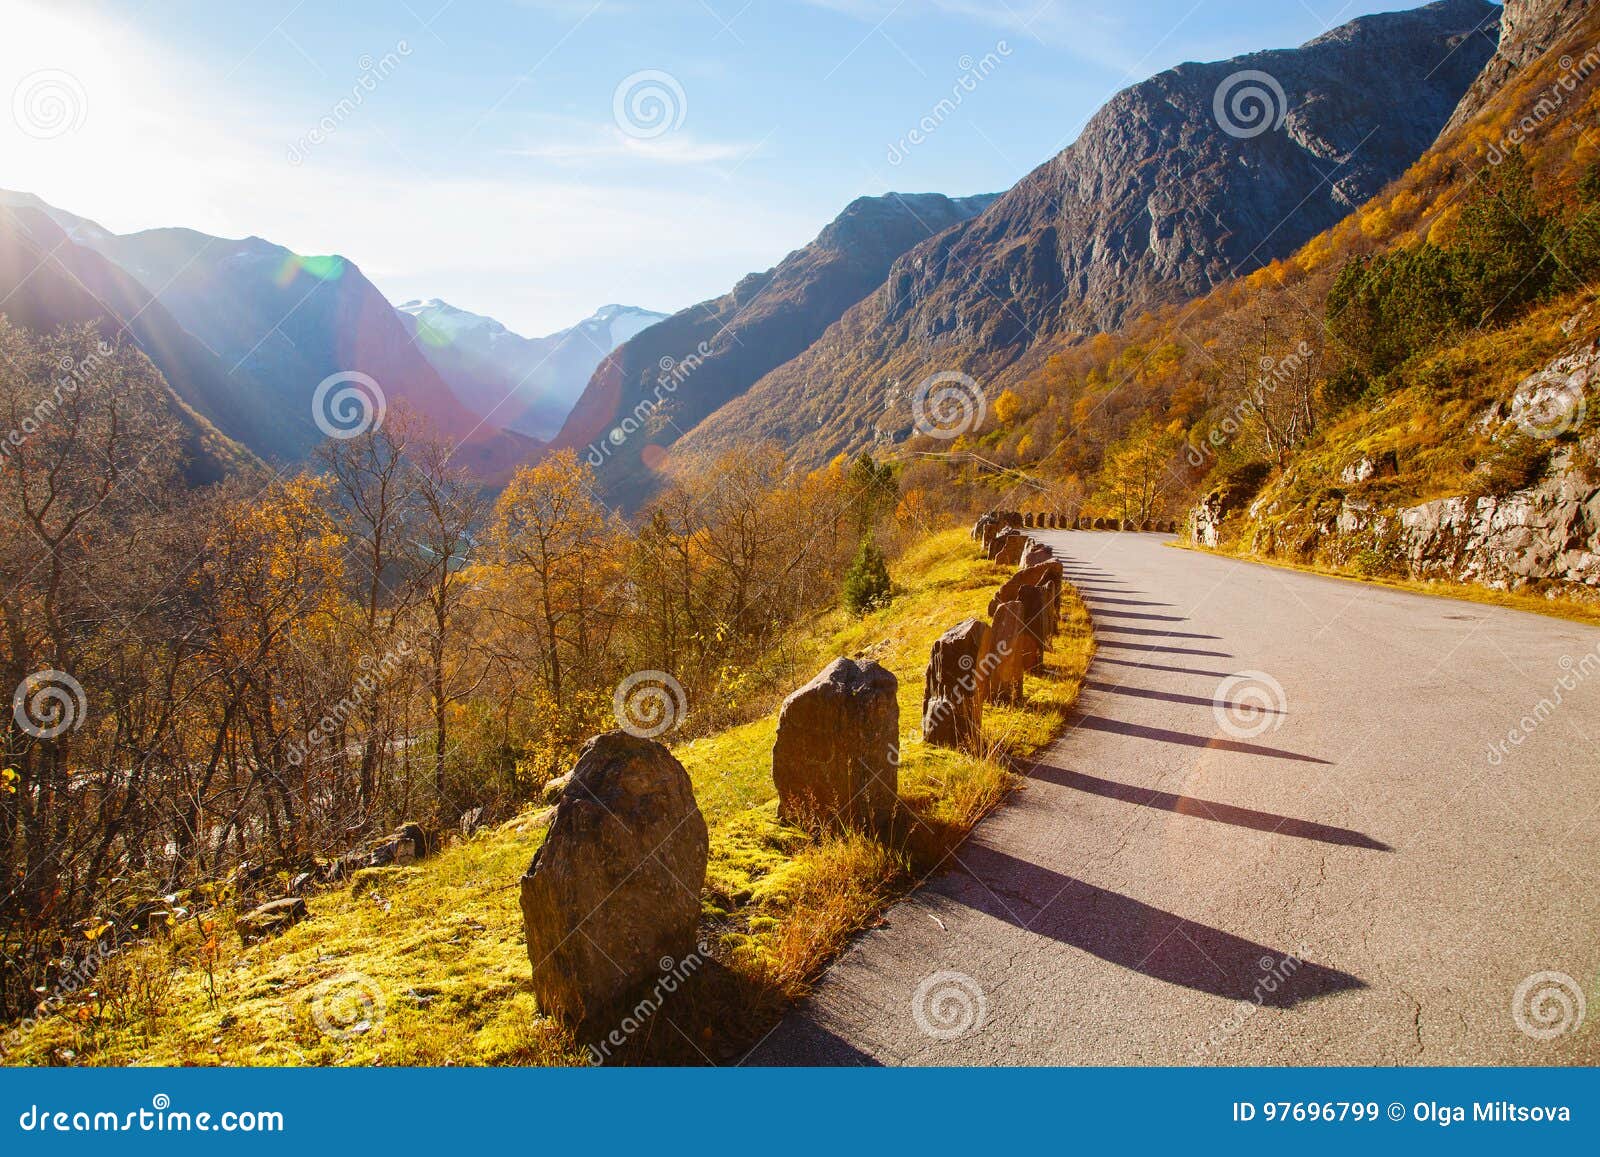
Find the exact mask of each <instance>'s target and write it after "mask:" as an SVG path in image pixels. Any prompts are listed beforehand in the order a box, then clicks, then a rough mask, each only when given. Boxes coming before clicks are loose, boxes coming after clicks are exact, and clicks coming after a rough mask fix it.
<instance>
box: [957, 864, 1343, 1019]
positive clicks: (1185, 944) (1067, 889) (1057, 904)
mask: <svg viewBox="0 0 1600 1157" xmlns="http://www.w3.org/2000/svg"><path fill="white" fill-rule="evenodd" d="M961 861H962V866H963V867H964V868H965V869H966V871H965V873H963V874H965V875H968V876H970V877H971V879H969V880H966V881H954V880H953V881H952V883H953V884H955V885H956V886H955V887H954V888H951V889H947V892H956V893H959V894H958V895H955V896H954V897H953V898H954V899H957V900H959V901H961V902H962V903H965V904H968V905H969V906H971V907H973V908H976V909H977V910H978V911H981V912H983V913H985V914H986V915H989V916H993V917H994V918H995V919H997V920H1004V921H1006V922H1007V923H1009V924H1013V925H1015V926H1017V927H1019V928H1023V929H1026V930H1027V931H1029V932H1033V933H1036V934H1038V935H1040V936H1048V937H1050V938H1051V939H1052V940H1056V941H1058V942H1060V943H1062V944H1067V945H1070V946H1072V947H1074V948H1078V949H1081V950H1082V951H1084V952H1088V953H1091V954H1092V955H1094V956H1098V957H1099V958H1100V959H1102V960H1106V961H1109V962H1110V963H1112V964H1117V965H1120V966H1122V967H1124V968H1130V969H1132V970H1134V971H1135V972H1139V973H1142V974H1143V975H1145V976H1150V977H1154V978H1155V979H1157V980H1164V981H1167V982H1168V983H1169V984H1181V985H1183V986H1184V987H1185V988H1193V989H1196V990H1198V991H1200V992H1207V993H1210V994H1212V995H1213V996H1221V997H1225V998H1227V999H1229V1000H1251V1001H1257V1000H1258V1001H1260V1003H1262V1004H1264V1005H1267V1006H1268V1007H1270V1008H1293V1007H1294V1006H1295V1005H1298V1004H1301V1003H1303V1002H1305V1001H1308V1000H1313V999H1315V998H1317V997H1319V996H1327V995H1329V994H1332V993H1336V992H1344V991H1347V990H1350V989H1357V988H1365V987H1366V982H1365V981H1363V980H1362V979H1360V978H1359V977H1356V976H1352V975H1350V974H1349V973H1348V972H1341V971H1340V970H1338V969H1336V968H1328V967H1326V966H1324V965H1321V964H1315V963H1313V962H1311V961H1309V960H1305V959H1304V958H1303V957H1302V956H1301V952H1302V950H1301V949H1300V948H1299V947H1295V948H1279V947H1274V946H1272V945H1269V944H1258V943H1256V942H1255V941H1253V940H1246V939H1245V938H1244V937H1242V936H1235V935H1233V934H1232V933H1231V932H1224V931H1222V930H1221V929H1219V928H1212V927H1210V926H1209V925H1205V924H1200V923H1197V922H1195V921H1193V920H1189V919H1186V918H1184V917H1182V916H1178V915H1176V914H1174V913H1172V912H1167V911H1164V910H1163V909H1161V908H1156V907H1154V906H1152V905H1150V904H1146V903H1144V902H1143V901H1140V900H1135V899H1133V898H1132V897H1130V896H1124V895H1122V894H1121V893H1120V892H1113V891H1111V890H1109V889H1107V888H1100V887H1097V886H1095V885H1094V884H1089V883H1086V882H1084V881H1083V880H1078V879H1074V878H1073V877H1071V876H1064V875H1062V874H1061V873H1059V872H1052V871H1051V870H1050V869H1049V868H1043V867H1040V866H1039V865H1038V864H1031V863H1028V862H1027V861H1026V860H1020V859H1017V858H1016V857H1015V856H1010V855H1007V854H1006V853H1004V852H1001V851H996V850H995V849H993V848H988V847H984V846H982V845H976V846H970V847H968V848H967V849H965V850H964V851H963V852H962V854H961ZM1032 896H1044V897H1053V899H1050V900H1048V901H1046V902H1045V903H1044V904H1043V905H1042V906H1040V905H1038V904H1037V903H1036V902H1035V901H1032V900H1029V899H1026V897H1032ZM1002 897H1004V899H1002ZM1269 978H1270V981H1271V983H1272V984H1273V990H1272V991H1270V992H1269V991H1266V990H1265V987H1264V986H1265V985H1266V984H1267V983H1268V982H1269Z"/></svg>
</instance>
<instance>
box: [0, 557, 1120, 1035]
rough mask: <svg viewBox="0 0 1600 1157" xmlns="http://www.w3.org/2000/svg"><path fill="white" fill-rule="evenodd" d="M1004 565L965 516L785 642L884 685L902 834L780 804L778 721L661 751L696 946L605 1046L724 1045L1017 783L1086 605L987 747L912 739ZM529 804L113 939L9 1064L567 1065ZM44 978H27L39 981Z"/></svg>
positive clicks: (1044, 737)
mask: <svg viewBox="0 0 1600 1157" xmlns="http://www.w3.org/2000/svg"><path fill="white" fill-rule="evenodd" d="M1008 574H1009V568H1005V567H1001V566H998V565H996V564H994V563H991V562H988V561H987V560H985V559H983V558H982V556H981V554H980V553H979V552H978V551H977V549H976V548H975V547H974V545H973V544H972V542H971V541H970V540H969V539H968V537H967V535H966V534H965V532H964V531H959V530H954V531H947V532H943V533H940V534H937V535H934V536H932V537H930V538H928V539H925V540H923V541H922V542H920V543H918V544H917V545H916V546H914V547H913V548H912V549H911V550H910V551H908V552H907V554H906V555H905V556H903V557H902V558H901V559H900V560H899V562H898V563H897V564H896V566H895V568H894V576H895V579H896V597H895V599H894V601H893V602H892V603H891V604H890V605H889V606H888V607H886V608H884V609H882V610H879V611H877V612H874V613H873V614H870V615H868V616H866V617H865V618H862V619H852V618H849V617H847V616H845V615H843V614H842V613H839V612H835V613H831V614H829V615H826V616H824V617H823V618H822V619H820V620H819V621H818V622H817V623H816V624H814V626H813V628H812V629H811V630H810V631H809V632H807V637H806V639H805V640H804V641H803V646H805V647H807V648H809V649H810V650H809V652H808V653H810V654H813V655H814V657H815V662H814V663H813V664H812V666H813V667H815V668H818V669H820V667H821V666H822V665H823V664H824V663H825V662H826V661H827V660H828V659H829V658H831V657H833V656H835V655H841V654H848V655H854V656H857V657H868V658H872V659H875V660H877V661H878V662H879V663H881V664H883V665H884V666H885V667H887V668H888V669H889V670H890V671H892V672H894V674H895V675H896V676H897V677H898V679H899V680H900V726H901V763H900V769H899V770H900V796H901V801H902V804H903V805H904V810H905V813H906V817H907V818H906V823H905V825H904V829H905V830H904V832H903V833H902V834H901V835H900V836H898V837H897V838H896V839H894V840H893V841H891V842H890V843H888V844H882V843H877V842H874V841H872V840H868V839H865V838H862V837H859V836H840V837H830V838H826V839H822V840H820V841H818V840H813V839H811V838H810V837H808V836H807V835H805V834H804V833H802V832H799V831H797V830H796V829H793V828H788V827H784V826H782V825H780V824H778V822H777V818H776V794H775V791H774V789H773V786H772V779H771V752H772V744H773V740H774V737H775V735H776V729H777V723H776V715H775V714H771V715H768V716H766V717H763V718H762V719H759V720H756V721H754V722H751V723H747V724H744V725H742V726H739V727H733V728H730V729H728V730H726V731H724V732H721V733H719V734H717V735H714V736H710V737H706V738H702V739H697V740H695V741H693V742H690V743H685V744H682V745H681V746H679V747H677V748H675V754H677V756H678V758H679V759H680V760H681V761H682V762H683V764H684V766H685V767H686V768H687V769H688V771H689V774H690V777H691V778H692V780H693V782H694V786H695V793H696V796H697V798H698V800H699V802H700V806H701V809H702V810H703V812H704V813H705V816H706V822H707V825H708V826H709V827H710V829H711V862H710V867H709V870H708V873H707V884H706V891H705V894H704V905H705V916H704V919H703V921H702V937H703V939H704V941H705V943H706V944H707V945H708V947H709V948H710V955H711V959H710V961H708V962H707V963H706V964H705V965H704V966H703V967H702V968H700V969H699V971H697V972H696V973H695V975H694V977H693V983H691V984H689V985H688V986H687V987H686V988H685V989H684V990H683V992H682V994H681V996H680V997H677V998H674V1001H673V1002H671V1003H669V1004H668V1005H667V1006H666V1007H664V1008H663V1009H662V1010H661V1012H660V1013H659V1014H658V1015H656V1016H654V1017H652V1018H650V1019H649V1021H648V1022H647V1023H646V1024H645V1025H643V1026H642V1027H641V1028H640V1029H639V1031H638V1032H637V1033H635V1034H632V1035H631V1036H630V1039H629V1041H628V1043H627V1045H626V1048H625V1050H624V1051H622V1052H618V1053H615V1054H614V1055H615V1056H616V1057H617V1058H618V1059H621V1060H630V1061H642V1062H651V1061H655V1062H661V1061H669V1062H682V1063H707V1062H720V1061H724V1060H727V1059H729V1058H730V1057H733V1056H736V1055H738V1053H739V1052H740V1051H741V1050H742V1048H743V1047H744V1046H745V1045H746V1044H748V1043H749V1041H750V1040H752V1039H753V1038H754V1037H755V1036H756V1035H757V1034H759V1032H761V1031H763V1030H764V1028H765V1026H766V1025H768V1024H770V1023H771V1021H772V1020H773V1018H775V1017H776V1016H777V1015H779V1014H780V1013H781V1011H782V1009H783V1008H784V1007H786V1006H787V1004H788V1003H789V1002H791V1001H793V1000H794V999H796V998H797V997H799V996H801V995H803V994H804V993H805V991H806V990H807V988H808V986H809V985H810V984H811V983H812V982H813V981H814V980H815V979H816V977H817V975H818V974H819V973H820V972H821V971H822V969H823V968H824V966H825V965H826V964H827V962H828V961H829V960H831V959H832V958H833V957H834V956H835V955H837V953H838V952H839V950H840V949H841V948H842V947H843V946H844V944H845V942H846V941H847V940H848V938H849V937H850V936H851V935H852V934H853V933H855V932H857V931H859V930H860V929H861V928H864V927H866V926H867V925H869V924H870V923H871V922H872V921H873V920H875V919H877V917H878V915H879V914H880V913H881V912H882V911H883V909H884V907H885V906H886V905H887V904H888V903H889V902H891V901H892V900H893V899H894V898H895V897H897V896H899V895H901V894H903V893H904V892H905V891H907V890H909V889H910V888H911V887H912V886H914V885H915V883H916V882H917V881H918V880H920V879H921V878H923V877H924V876H925V875H927V874H928V873H930V872H932V871H935V870H937V869H938V867H939V866H940V865H941V863H942V862H943V860H944V858H945V856H946V854H947V853H948V852H949V850H950V849H952V848H953V847H954V846H955V845H956V844H957V843H958V842H959V841H960V839H961V838H962V837H963V836H965V834H966V833H967V832H968V831H970V830H971V828H972V826H973V825H974V824H975V823H977V821H978V820H979V819H981V818H982V817H983V815H985V814H986V813H987V812H988V811H990V810H991V809H992V808H994V807H995V806H996V805H997V804H998V803H999V802H1000V801H1001V800H1002V799H1003V798H1004V797H1005V795H1006V794H1007V793H1008V792H1009V791H1010V790H1012V789H1013V788H1014V787H1015V786H1016V782H1015V780H1014V779H1013V777H1012V776H1011V775H1009V773H1007V772H1006V771H1005V769H1004V766H1003V762H1004V760H1005V759H1007V758H1025V757H1027V756H1028V755H1029V754H1031V753H1033V752H1035V751H1037V750H1038V749H1039V748H1041V747H1042V746H1044V745H1045V744H1046V743H1048V742H1049V741H1050V739H1051V738H1053V737H1054V735H1055V734H1057V733H1058V732H1059V730H1060V729H1061V727H1062V725H1063V723H1064V721H1065V717H1066V712H1067V709H1068V708H1069V707H1070V706H1071V704H1072V702H1073V700H1074V699H1075V698H1076V696H1077V692H1078V689H1079V686H1080V685H1081V682H1082V677H1083V673H1084V670H1085V669H1086V667H1087V665H1088V660H1089V657H1090V655H1091V652H1092V647H1093V643H1092V636H1091V634H1090V630H1089V623H1088V615H1087V613H1086V611H1085V609H1084V607H1083V605H1082V603H1080V602H1079V601H1078V600H1077V599H1076V597H1075V596H1072V595H1071V594H1070V591H1069V592H1068V597H1066V598H1065V600H1064V605H1063V608H1062V611H1063V629H1062V632H1061V633H1060V635H1058V637H1057V639H1056V641H1055V644H1054V645H1053V647H1052V649H1051V652H1050V654H1049V655H1048V656H1047V657H1046V666H1045V668H1044V669H1043V670H1042V671H1041V672H1039V673H1038V674H1037V675H1031V676H1029V677H1028V679H1027V681H1026V702H1025V703H1024V704H1022V705H1020V706H1015V707H1004V708H1001V707H992V708H990V709H989V710H988V711H987V712H986V719H985V730H986V733H987V736H988V739H989V741H990V745H991V750H990V751H989V752H987V753H986V755H985V757H984V758H975V757H971V756H966V755H962V754H960V753H956V752H952V751H947V750H944V749H939V748H932V747H929V746H927V745H925V744H923V743H922V742H921V739H920V736H919V735H918V728H919V724H920V713H921V699H922V676H923V668H924V666H925V664H926V662H927V657H928V653H929V650H930V648H931V647H932V644H933V640H934V639H935V638H937V637H938V636H939V635H940V634H941V633H943V632H944V631H945V630H946V629H948V628H949V627H951V626H953V625H955V624H956V623H957V622H959V621H961V620H962V619H964V618H967V617H981V616H984V615H985V612H986V610H987V607H988V602H989V598H990V596H991V595H992V594H993V592H994V590H995V588H996V587H997V586H998V585H999V583H1000V582H1001V581H1003V579H1004V578H1005V577H1006V576H1007V575H1008ZM543 824H544V819H543V817H541V816H540V815H539V813H537V812H529V813H525V814H524V815H522V816H520V817H518V818H517V819H515V820H513V821H511V822H510V823H508V824H505V825H503V826H502V827H500V828H498V829H495V830H492V831H488V832H480V833H478V834H477V835H475V836H474V837H473V838H472V839H470V840H466V841H463V842H460V843H457V844H454V845H452V846H451V847H449V848H447V849H445V850H444V851H443V852H442V853H441V854H440V855H439V856H437V857H435V858H433V859H431V860H428V861H426V862H424V863H421V864H418V865H414V866H410V867H401V868H381V869H368V870H366V871H363V872H362V873H360V874H359V875H358V877H357V878H356V880H355V881H354V882H353V884H352V885H351V886H350V887H348V888H342V889H338V890H332V891H327V892H319V893H315V894H313V895H312V896H311V897H310V898H309V903H310V908H311V911H312V918H311V919H309V920H306V921H304V922H303V923H301V924H299V925H297V926H296V927H294V928H292V929H290V930H289V931H288V932H287V933H285V934H284V935H282V936H280V937H278V938H276V939H273V940H269V941H266V942H263V943H259V944H256V945H254V946H251V947H249V948H242V947H240V945H239V942H238V939H237V937H236V936H234V934H233V932H232V930H231V922H230V921H229V920H227V919H226V918H225V916H224V914H221V913H219V914H218V915H217V916H216V917H215V923H214V924H213V925H211V926H209V927H207V926H206V925H205V924H204V923H202V922H200V921H192V922H190V923H187V924H185V925H183V926H182V927H181V928H180V929H179V930H178V931H177V932H176V933H174V934H173V935H171V936H170V937H167V938H162V939H154V940H151V941H149V942H145V943H141V944H138V945H135V946H132V947H131V948H128V949H126V950H124V951H121V952H119V953H116V954H114V955H112V956H110V957H109V958H108V959H107V960H106V962H105V963H104V964H103V965H102V966H101V970H100V972H99V974H98V975H97V976H96V977H95V978H94V980H93V981H92V982H90V983H89V984H88V985H86V986H85V988H84V989H83V990H82V991H81V992H79V993H77V994H75V995H74V996H73V997H72V998H71V999H69V1000H67V1001H65V1002H64V1003H63V1004H62V1005H61V1006H60V1007H59V1008H56V1009H54V1010H53V1011H52V1012H51V1013H50V1014H49V1015H47V1016H45V1017H42V1018H41V1020H40V1023H39V1024H37V1025H35V1026H32V1027H31V1028H29V1030H28V1031H25V1032H21V1033H15V1034H12V1033H10V1032H9V1031H8V1032H7V1033H6V1034H0V1042H3V1044H4V1046H5V1060H6V1062H7V1063H22V1064H121V1065H128V1064H133V1065H193V1064H199V1065H207V1064H213V1065H302V1064H358V1065H361V1064H366V1065H371V1064H383V1065H393V1064H405V1065H446V1064H513V1065H515V1064H535V1065H537V1064H572V1063H582V1061H583V1060H584V1058H585V1050H584V1048H583V1045H584V1043H585V1042H580V1041H577V1040H574V1039H573V1038H572V1037H571V1035H570V1034H569V1033H567V1032H566V1031H565V1030H563V1029H561V1028H560V1027H559V1026H558V1025H556V1024H555V1023H554V1022H552V1021H550V1020H547V1019H545V1018H543V1017H541V1016H540V1015H539V1012H538V1009H537V1006H536V1004H535V1002H534V999H533V996H532V994H531V992H530V991H529V984H528V961H527V956H526V954H525V951H524V945H523V937H522V922H521V914H520V911H519V909H518V903H517V899H518V884H517V882H518V879H519V877H520V876H521V874H522V872H523V871H524V870H525V868H526V867H527V864H528V861H529V859H530V858H531V857H532V855H533V852H534V850H535V849H536V848H537V847H538V845H539V842H540V841H541V840H542V838H543V835H544V826H543ZM48 995H50V994H47V993H41V994H40V996H41V999H44V998H45V997H46V996H48Z"/></svg>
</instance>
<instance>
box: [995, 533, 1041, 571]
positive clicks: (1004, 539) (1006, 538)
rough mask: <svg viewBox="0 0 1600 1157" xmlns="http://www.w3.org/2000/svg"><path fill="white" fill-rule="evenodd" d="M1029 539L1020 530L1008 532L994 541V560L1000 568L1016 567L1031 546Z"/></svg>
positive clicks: (1031, 540)
mask: <svg viewBox="0 0 1600 1157" xmlns="http://www.w3.org/2000/svg"><path fill="white" fill-rule="evenodd" d="M1032 542H1033V539H1031V538H1029V537H1028V536H1027V535H1026V534H1024V533H1022V531H1020V530H1008V531H1006V532H1005V533H1003V534H1001V535H1000V537H998V538H996V539H995V540H994V560H995V562H997V563H999V564H1000V565H1001V566H1016V565H1017V564H1018V563H1020V562H1021V561H1022V554H1023V552H1024V551H1025V550H1027V549H1028V547H1029V546H1030V545H1031V544H1032Z"/></svg>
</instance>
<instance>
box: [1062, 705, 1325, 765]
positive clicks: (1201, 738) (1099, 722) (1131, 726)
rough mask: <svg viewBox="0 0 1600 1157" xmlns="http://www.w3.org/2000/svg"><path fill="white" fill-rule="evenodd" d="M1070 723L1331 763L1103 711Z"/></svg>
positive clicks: (1188, 743) (1215, 748)
mask: <svg viewBox="0 0 1600 1157" xmlns="http://www.w3.org/2000/svg"><path fill="white" fill-rule="evenodd" d="M1072 726H1073V727H1081V728H1083V729H1084V730H1085V731H1109V732H1111V733H1112V734H1113V735H1130V736H1133V737H1134V738H1135V739H1153V740H1155V741H1156V742H1158V743H1176V744H1178V745H1180V746H1182V747H1209V748H1210V749H1212V750H1213V751H1237V752H1238V753H1239V754H1241V755H1264V756H1266V757H1267V758H1269V759H1292V760H1294V761H1295V762H1297V763H1322V764H1331V762H1332V761H1331V760H1327V759H1322V758H1321V757H1319V756H1315V755H1301V754H1300V753H1299V752H1297V751H1285V750H1283V749H1282V748H1281V747H1264V746H1262V745H1261V744H1259V743H1245V742H1244V741H1243V740H1239V739H1218V738H1216V736H1213V735H1191V734H1189V733H1188V732H1187V731H1172V730H1169V729H1168V728H1165V727H1149V726H1146V725H1145V724H1143V723H1129V722H1127V721H1126V720H1124V719H1107V718H1106V717H1105V716H1103V715H1080V716H1078V717H1077V718H1076V719H1074V720H1073V721H1072Z"/></svg>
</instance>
